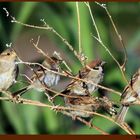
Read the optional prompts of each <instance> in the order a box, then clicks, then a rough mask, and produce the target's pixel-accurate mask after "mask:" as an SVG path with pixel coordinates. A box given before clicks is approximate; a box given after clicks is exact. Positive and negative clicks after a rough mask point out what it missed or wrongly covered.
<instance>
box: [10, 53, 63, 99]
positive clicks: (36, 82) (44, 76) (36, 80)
mask: <svg viewBox="0 0 140 140" xmlns="http://www.w3.org/2000/svg"><path fill="white" fill-rule="evenodd" d="M50 58H51V59H48V58H46V59H45V60H44V61H43V63H42V65H43V66H44V67H46V68H47V69H49V70H51V71H55V72H60V71H61V70H60V64H61V62H62V60H60V59H58V58H57V56H55V54H53V56H52V57H50ZM47 69H44V68H42V67H40V68H39V69H38V70H37V71H36V72H35V74H34V75H33V76H32V77H31V83H30V85H29V86H27V87H24V88H23V89H21V90H19V91H17V92H15V93H13V96H16V95H20V96H21V95H23V94H24V93H25V92H26V91H28V90H30V89H35V90H37V91H39V92H43V91H46V92H47V90H46V88H50V87H52V86H55V85H57V84H58V82H59V80H60V75H59V74H55V73H53V72H51V71H48V70H47ZM46 92H45V95H46V96H47V97H48V99H49V98H50V96H49V95H48V93H46Z"/></svg>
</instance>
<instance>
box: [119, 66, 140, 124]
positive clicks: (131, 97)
mask: <svg viewBox="0 0 140 140" xmlns="http://www.w3.org/2000/svg"><path fill="white" fill-rule="evenodd" d="M130 87H131V88H130ZM139 99H140V68H139V69H138V71H137V72H136V73H135V74H134V75H133V77H132V78H131V80H130V83H129V86H126V88H125V89H124V91H123V93H122V96H121V104H122V107H121V109H120V111H119V113H118V115H117V116H116V121H117V122H118V123H122V122H124V119H125V116H126V114H127V112H128V109H129V106H130V105H131V103H134V102H136V101H137V100H139Z"/></svg>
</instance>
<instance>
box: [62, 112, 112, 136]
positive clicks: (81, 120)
mask: <svg viewBox="0 0 140 140" xmlns="http://www.w3.org/2000/svg"><path fill="white" fill-rule="evenodd" d="M61 113H63V114H64V115H67V116H70V117H71V118H72V115H71V114H70V113H68V112H66V111H62V112H61ZM76 119H77V120H79V121H80V122H82V123H84V124H86V125H87V126H89V127H90V128H93V129H96V130H97V131H99V132H100V133H101V134H103V135H109V134H108V133H106V132H105V131H103V130H102V129H101V128H99V127H97V126H95V125H93V124H91V123H89V122H87V121H86V120H84V119H82V118H80V117H76Z"/></svg>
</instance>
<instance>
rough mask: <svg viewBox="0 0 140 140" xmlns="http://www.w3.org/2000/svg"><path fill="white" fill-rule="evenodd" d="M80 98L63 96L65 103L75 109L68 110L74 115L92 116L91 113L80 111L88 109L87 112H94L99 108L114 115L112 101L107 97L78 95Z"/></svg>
mask: <svg viewBox="0 0 140 140" xmlns="http://www.w3.org/2000/svg"><path fill="white" fill-rule="evenodd" d="M69 95H71V96H72V95H73V96H74V95H75V94H72V93H71V94H69ZM79 97H82V98H78V97H77V98H68V97H65V98H64V100H65V105H66V106H67V107H70V108H74V109H77V110H71V111H69V112H70V113H71V114H72V115H73V116H74V117H76V116H80V117H84V118H87V117H92V116H93V114H92V113H87V112H82V111H80V110H83V111H89V112H96V111H98V110H99V109H103V110H104V111H105V112H107V113H108V114H110V115H115V114H116V110H115V109H114V103H112V102H111V101H110V100H109V99H108V98H107V97H103V98H98V97H91V96H79Z"/></svg>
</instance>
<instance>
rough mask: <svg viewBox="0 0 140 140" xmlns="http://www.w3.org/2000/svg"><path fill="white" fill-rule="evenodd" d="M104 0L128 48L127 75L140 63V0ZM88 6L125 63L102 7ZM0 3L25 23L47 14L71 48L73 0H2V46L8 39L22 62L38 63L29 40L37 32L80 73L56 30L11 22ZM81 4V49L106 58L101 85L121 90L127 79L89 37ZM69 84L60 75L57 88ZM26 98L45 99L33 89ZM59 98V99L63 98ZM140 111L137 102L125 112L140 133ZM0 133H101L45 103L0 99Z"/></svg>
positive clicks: (97, 120) (107, 126)
mask: <svg viewBox="0 0 140 140" xmlns="http://www.w3.org/2000/svg"><path fill="white" fill-rule="evenodd" d="M106 4H107V8H108V10H109V11H110V14H111V15H112V17H113V19H114V22H115V24H116V26H117V28H118V31H119V32H120V34H121V35H122V37H123V41H124V44H125V46H126V49H127V53H128V62H127V66H126V73H127V78H128V79H130V77H131V76H132V74H133V73H134V72H135V71H136V70H137V68H138V67H139V66H140V64H139V62H140V45H139V44H140V16H139V15H140V10H139V9H140V3H139V2H135V3H132V2H131V3H123V2H121V3H119V2H108V3H106ZM90 5H91V8H92V11H93V15H94V17H95V20H96V24H97V26H98V28H99V31H100V35H101V37H102V40H103V42H104V43H105V44H106V45H107V46H108V48H109V49H110V51H111V52H112V53H113V54H114V56H115V57H116V58H117V59H118V60H119V62H123V49H122V47H121V45H120V42H119V40H118V37H117V36H116V34H115V32H114V30H113V27H112V25H111V23H110V20H109V18H108V16H107V14H106V12H105V11H104V9H103V8H101V7H99V6H98V5H97V4H95V3H90ZM3 8H7V10H8V11H9V13H10V15H12V16H14V17H15V18H16V19H17V20H19V21H21V22H23V23H28V24H34V25H39V26H42V25H43V23H42V22H41V21H40V19H45V21H46V22H47V23H48V24H49V25H50V26H52V27H53V28H54V29H55V30H56V31H57V32H58V33H60V34H61V35H62V36H63V37H64V38H66V39H67V40H68V41H69V42H70V43H71V44H72V46H73V47H74V49H76V50H78V28H77V13H76V5H75V3H74V2H65V3H64V2H63V3H57V2H12V3H11V2H4V3H2V2H1V3H0V51H3V50H4V49H5V48H6V44H10V43H12V44H13V46H14V47H15V49H16V51H17V52H18V55H19V56H20V57H21V58H22V59H23V60H24V61H31V62H35V61H37V62H40V61H41V60H42V59H43V56H42V55H41V54H39V53H37V51H36V50H35V48H33V47H32V45H31V43H30V40H31V39H32V38H33V39H35V40H36V39H37V37H38V35H40V36H41V39H40V43H39V47H40V48H42V49H43V50H44V52H46V53H48V54H50V55H51V54H52V53H53V51H54V50H56V51H58V52H60V53H61V56H62V57H63V58H64V59H65V60H66V62H67V63H68V64H69V65H70V67H71V68H72V70H73V73H74V74H76V73H77V72H78V70H79V68H80V66H81V65H80V63H79V62H78V60H77V59H76V58H75V56H74V55H73V53H72V52H71V51H69V49H68V48H67V47H66V46H65V44H64V43H63V42H62V41H61V40H60V39H59V38H58V37H56V35H54V34H53V33H51V32H49V31H47V30H39V29H33V28H28V27H24V26H22V25H18V24H15V23H11V21H10V18H9V17H6V13H5V11H4V10H3ZM79 9H80V20H81V40H82V47H83V50H84V53H85V54H86V55H87V56H88V58H89V61H90V60H92V59H95V58H101V59H103V60H104V61H106V62H107V64H106V66H105V78H104V82H103V85H105V86H107V87H111V88H113V89H116V90H118V91H122V90H123V88H124V86H125V83H124V81H123V79H122V76H121V74H120V71H119V69H118V67H117V66H116V64H115V63H114V61H113V60H112V58H111V57H110V56H109V55H108V53H107V52H106V51H105V50H104V48H103V47H102V46H100V45H99V43H98V42H97V41H95V40H94V39H93V37H92V36H91V33H92V34H94V35H96V32H95V28H94V27H93V24H92V21H91V18H90V15H89V12H88V9H87V7H86V6H85V4H84V3H81V2H80V3H79ZM20 70H21V72H23V73H26V74H30V73H29V72H28V70H27V69H25V68H24V67H23V66H22V65H21V66H20ZM19 79H20V78H19ZM67 83H68V82H67V80H66V79H65V78H62V82H61V85H60V87H64V86H66V85H67ZM22 86H23V85H20V84H17V85H15V86H14V87H12V89H11V90H17V89H18V88H20V87H22ZM107 95H108V96H109V98H110V99H111V100H113V101H115V102H119V97H118V96H117V95H115V94H107ZM25 97H27V98H28V97H29V98H31V99H36V100H40V101H45V99H44V95H42V94H38V93H37V92H35V91H31V92H30V93H29V94H26V95H25ZM59 100H60V99H58V102H61V101H59ZM139 110H140V107H139V106H133V107H131V108H130V110H129V112H128V114H127V117H126V121H127V122H128V124H129V125H130V126H131V127H132V129H133V130H134V131H135V132H136V133H137V134H140V118H139V116H140V111H139ZM93 123H94V124H95V125H96V126H98V127H100V128H102V129H103V130H104V131H106V132H108V133H110V134H125V132H124V131H123V130H122V129H120V128H119V127H118V126H116V125H114V124H112V123H111V122H109V121H107V120H105V119H103V118H101V117H97V116H95V117H94V119H93ZM0 134H99V132H97V131H95V130H94V129H90V128H88V127H87V126H85V125H83V124H81V123H80V122H78V121H72V119H71V118H69V117H67V116H64V115H62V114H60V113H57V114H56V113H55V112H53V111H51V110H49V109H47V108H41V107H34V106H29V105H17V104H13V103H9V102H4V101H0Z"/></svg>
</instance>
